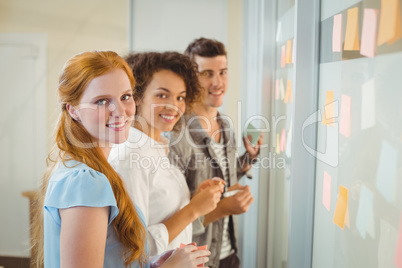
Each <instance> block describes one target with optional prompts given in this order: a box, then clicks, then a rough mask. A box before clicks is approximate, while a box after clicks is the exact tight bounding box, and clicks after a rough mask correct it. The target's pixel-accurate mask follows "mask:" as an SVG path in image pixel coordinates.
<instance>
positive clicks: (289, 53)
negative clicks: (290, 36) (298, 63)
mask: <svg viewBox="0 0 402 268" xmlns="http://www.w3.org/2000/svg"><path fill="white" fill-rule="evenodd" d="M286 63H292V40H288V41H287V42H286Z"/></svg>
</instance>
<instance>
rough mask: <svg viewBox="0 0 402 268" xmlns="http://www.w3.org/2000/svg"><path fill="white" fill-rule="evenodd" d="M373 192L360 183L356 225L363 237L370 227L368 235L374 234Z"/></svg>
mask: <svg viewBox="0 0 402 268" xmlns="http://www.w3.org/2000/svg"><path fill="white" fill-rule="evenodd" d="M373 198H374V195H373V192H372V191H371V190H370V189H369V188H367V186H366V185H364V184H362V185H361V188H360V198H359V205H358V208H357V216H356V227H357V230H358V231H359V233H360V235H361V236H362V237H363V238H364V239H365V238H366V233H367V232H368V229H369V227H370V229H371V230H370V232H369V233H371V234H370V235H372V236H374V235H375V234H374V233H373V232H374V211H373Z"/></svg>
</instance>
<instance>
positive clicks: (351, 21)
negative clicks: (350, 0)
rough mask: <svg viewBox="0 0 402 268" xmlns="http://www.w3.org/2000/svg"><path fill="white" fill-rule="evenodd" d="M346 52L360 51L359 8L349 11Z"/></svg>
mask: <svg viewBox="0 0 402 268" xmlns="http://www.w3.org/2000/svg"><path fill="white" fill-rule="evenodd" d="M343 49H344V50H360V41H359V8H357V7H354V8H351V9H348V14H347V23H346V36H345V46H344V48H343Z"/></svg>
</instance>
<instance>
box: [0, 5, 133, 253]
mask: <svg viewBox="0 0 402 268" xmlns="http://www.w3.org/2000/svg"><path fill="white" fill-rule="evenodd" d="M0 35H1V37H2V38H1V44H0V45H1V51H0V52H1V53H2V54H1V61H2V62H1V63H2V64H1V68H2V79H1V81H0V92H1V94H2V102H1V104H2V105H1V106H0V113H1V114H2V118H3V119H2V120H1V135H0V142H1V145H2V150H1V153H0V156H1V160H2V172H1V174H0V181H1V185H0V200H1V202H0V211H1V214H2V218H1V224H0V225H1V228H0V255H2V256H6V255H7V256H19V257H28V256H29V254H30V252H29V232H28V230H29V216H28V199H27V198H25V197H22V196H21V192H22V191H28V190H33V189H34V188H36V187H37V186H38V185H39V181H40V176H41V174H42V173H43V171H44V168H45V157H46V154H47V151H48V150H49V149H50V144H51V140H52V139H51V135H52V131H53V128H54V125H55V122H56V119H57V116H58V105H57V100H56V89H57V85H58V76H59V72H60V70H61V68H62V66H63V64H64V62H65V61H66V60H67V59H68V58H70V57H71V56H72V55H74V54H76V53H79V52H82V51H87V50H114V51H116V52H118V53H121V54H124V53H127V52H128V2H127V1H102V0H89V1H75V0H73V1H45V0H32V1H25V0H13V1H8V0H0ZM10 35H12V36H14V37H15V38H16V39H15V38H14V39H13V40H14V41H10V40H12V39H10V38H9V37H10ZM3 36H7V38H6V37H5V38H3ZM16 40H22V41H16ZM38 40H39V41H38ZM6 56H7V57H6ZM38 60H39V63H40V64H39V65H38V63H37V62H38ZM3 78H7V79H3ZM13 81H14V82H13ZM24 85H25V86H24ZM38 96H40V97H38ZM20 106H22V107H20ZM17 119H18V120H17ZM13 131H17V133H13ZM24 135H29V136H26V137H24ZM3 145H4V146H3ZM3 167H4V168H3Z"/></svg>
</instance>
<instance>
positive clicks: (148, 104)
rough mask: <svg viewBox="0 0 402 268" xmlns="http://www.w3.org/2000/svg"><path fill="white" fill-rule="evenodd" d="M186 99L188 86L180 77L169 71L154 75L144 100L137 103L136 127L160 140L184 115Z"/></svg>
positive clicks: (161, 71) (146, 89)
mask: <svg viewBox="0 0 402 268" xmlns="http://www.w3.org/2000/svg"><path fill="white" fill-rule="evenodd" d="M185 99H186V85H185V83H184V81H183V79H182V78H181V77H180V76H178V75H177V74H175V73H174V72H172V71H169V70H160V71H158V72H156V73H154V75H153V76H152V80H151V82H150V83H149V84H148V86H147V87H146V88H145V92H144V95H143V97H142V99H141V100H138V101H137V105H138V106H137V115H138V119H137V120H138V122H136V123H138V124H136V127H137V126H138V128H139V129H140V130H141V131H143V132H144V133H145V134H147V135H148V136H150V137H151V138H153V139H155V140H159V137H160V134H161V132H167V131H171V130H172V129H173V127H174V126H175V124H176V123H177V121H179V119H180V117H181V116H182V115H183V113H184V111H185V110H186V103H185ZM144 120H145V122H146V126H145V125H144V123H145V122H144Z"/></svg>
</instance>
